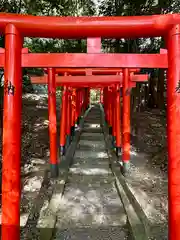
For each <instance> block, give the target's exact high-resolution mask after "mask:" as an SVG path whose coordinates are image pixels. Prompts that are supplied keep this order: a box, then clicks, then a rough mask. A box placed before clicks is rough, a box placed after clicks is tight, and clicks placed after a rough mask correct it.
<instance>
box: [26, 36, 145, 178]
mask: <svg viewBox="0 0 180 240" xmlns="http://www.w3.org/2000/svg"><path fill="white" fill-rule="evenodd" d="M27 51H28V50H27V49H25V50H24V51H23V52H27ZM100 51H101V38H88V39H87V52H88V53H99V52H100ZM48 70H49V71H50V69H48ZM48 70H46V69H45V72H47V71H48ZM51 71H52V70H51ZM139 71H140V69H129V72H130V76H129V77H130V79H128V85H127V87H128V89H130V88H132V87H135V86H136V84H135V82H142V81H147V80H148V75H146V74H144V75H142V74H141V75H134V73H133V72H139ZM48 73H49V72H48ZM55 73H56V75H57V74H63V75H64V76H63V77H59V76H56V80H54V79H55V76H53V81H55V82H56V83H54V82H53V88H52V86H51V90H50V87H49V91H51V93H52V90H53V89H55V87H56V86H62V85H65V86H66V87H68V86H71V87H73V86H74V87H96V88H99V87H105V86H109V85H110V84H111V85H112V84H113V85H117V86H120V87H122V82H123V77H122V69H119V68H113V69H111V68H110V69H105V71H104V72H103V68H102V69H97V68H95V69H89V68H77V69H72V68H70V69H69V68H56V69H55V70H54V71H53V72H52V73H51V74H53V75H54V74H55ZM92 73H93V74H95V75H96V74H97V75H99V74H103V73H104V74H113V75H114V76H109V75H100V76H93V77H92ZM68 74H72V75H75V76H68ZM79 74H80V76H79ZM115 74H116V75H115ZM117 74H118V75H117ZM77 75H78V76H77ZM82 75H83V76H82ZM84 76H86V77H84ZM129 77H128V78H129ZM129 80H130V81H129ZM31 81H32V83H34V84H35V83H38V84H46V83H48V81H52V79H50V78H49V76H47V75H45V76H41V77H37V76H36V77H31ZM120 84H121V85H120ZM49 85H51V84H49ZM117 91H118V88H117ZM118 92H119V91H118ZM114 94H115V95H116V94H117V92H114ZM88 95H89V94H88ZM63 96H64V94H63ZM107 97H108V95H107V96H106V97H105V98H104V99H106V98H107ZM49 98H55V93H53V94H51V95H49ZM65 99H67V98H65V97H64V98H63V102H62V115H61V131H60V153H61V155H64V154H65V145H66V137H65V135H66V131H65V129H66V127H65V125H66V124H67V126H68V125H69V126H70V124H69V123H68V120H67V121H66V120H65V116H66V114H68V112H69V111H70V110H69V108H70V107H69V104H68V102H67V101H65ZM124 99H125V102H124V104H126V102H127V101H126V100H128V99H129V97H128V96H127V97H125V96H124ZM64 101H65V102H64ZM86 101H87V100H86ZM50 102H54V103H55V100H51V101H50ZM115 102H116V101H115ZM129 103H130V102H129ZM66 105H67V107H64V106H66ZM108 105H109V104H107V105H106V108H107V111H106V118H107V121H108V123H109V125H110V126H111V128H112V129H113V132H112V133H111V134H113V145H114V140H115V139H116V152H117V155H119V152H120V151H121V147H122V149H123V151H122V152H123V154H122V158H123V160H124V168H125V169H127V168H128V166H129V160H130V121H129V120H128V119H130V104H126V108H127V109H126V110H125V111H123V112H128V114H129V115H127V114H126V115H124V114H123V127H122V128H123V132H124V133H125V134H124V135H123V138H122V139H123V140H124V139H126V140H124V141H123V143H124V144H123V145H122V143H121V136H120V135H121V127H120V126H121V121H120V112H121V111H120V106H118V105H117V106H116V107H115V106H113V107H114V108H115V109H114V112H113V109H112V106H111V107H109V106H108ZM111 105H113V104H111ZM54 108H55V107H53V106H51V105H49V109H54ZM108 108H109V110H108ZM105 110H106V109H105ZM49 112H50V114H51V113H52V114H53V113H54V117H53V116H49V119H52V121H53V119H54V120H55V119H56V117H55V111H49ZM73 115H74V117H75V115H76V114H73ZM116 116H117V117H116ZM69 118H70V112H69ZM66 119H68V116H67V117H66ZM112 119H113V120H112ZM75 122H76V119H75V120H72V121H71V125H72V128H73V123H75ZM49 125H50V126H55V125H56V123H55V121H54V123H52V122H51V121H50V123H49ZM111 128H110V130H111ZM50 129H52V131H51V130H50V132H49V134H50V144H54V143H55V140H56V134H55V127H50ZM127 129H129V132H127ZM53 133H54V134H53ZM70 133H71V131H70V127H67V145H69V142H70ZM128 133H129V134H128ZM51 138H52V139H54V140H52V141H51ZM127 146H129V147H127ZM50 149H52V150H54V151H55V149H56V147H53V146H52V147H50ZM51 156H52V157H51ZM51 158H53V159H51ZM50 162H51V170H52V176H56V175H57V173H58V170H57V168H58V164H57V156H56V152H54V153H50ZM55 163H56V164H55Z"/></svg>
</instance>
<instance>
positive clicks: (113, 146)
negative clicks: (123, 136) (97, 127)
mask: <svg viewBox="0 0 180 240" xmlns="http://www.w3.org/2000/svg"><path fill="white" fill-rule="evenodd" d="M115 142H116V138H115V136H112V142H111V143H112V148H113V149H114V148H115Z"/></svg>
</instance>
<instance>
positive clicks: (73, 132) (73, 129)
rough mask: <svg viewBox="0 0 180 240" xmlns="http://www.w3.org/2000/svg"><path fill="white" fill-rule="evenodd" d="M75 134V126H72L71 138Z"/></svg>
mask: <svg viewBox="0 0 180 240" xmlns="http://www.w3.org/2000/svg"><path fill="white" fill-rule="evenodd" d="M74 135H75V126H72V127H71V138H73V137H74Z"/></svg>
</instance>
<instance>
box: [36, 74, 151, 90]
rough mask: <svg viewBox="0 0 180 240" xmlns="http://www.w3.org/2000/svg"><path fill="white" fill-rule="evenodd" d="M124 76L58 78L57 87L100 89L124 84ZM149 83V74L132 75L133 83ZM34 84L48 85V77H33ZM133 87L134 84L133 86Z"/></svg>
mask: <svg viewBox="0 0 180 240" xmlns="http://www.w3.org/2000/svg"><path fill="white" fill-rule="evenodd" d="M122 79H123V78H122V75H114V76H106V75H104V76H102V75H101V76H63V77H60V76H56V86H63V85H66V86H73V87H93V86H94V87H99V86H109V85H112V84H122ZM145 81H148V75H147V74H137V75H131V82H145ZM31 82H32V83H33V84H47V75H44V76H36V77H35V76H34V77H31ZM132 85H133V84H132Z"/></svg>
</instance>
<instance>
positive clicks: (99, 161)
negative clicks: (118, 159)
mask: <svg viewBox="0 0 180 240" xmlns="http://www.w3.org/2000/svg"><path fill="white" fill-rule="evenodd" d="M84 164H91V166H92V167H93V166H97V167H99V166H101V165H102V166H105V165H107V166H109V160H108V159H107V158H77V157H76V158H74V159H73V165H72V167H74V166H80V165H84Z"/></svg>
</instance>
